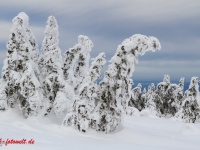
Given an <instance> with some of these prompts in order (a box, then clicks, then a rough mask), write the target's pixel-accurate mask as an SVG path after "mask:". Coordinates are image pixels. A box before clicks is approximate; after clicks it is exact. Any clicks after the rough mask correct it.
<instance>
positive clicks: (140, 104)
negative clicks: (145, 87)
mask: <svg viewBox="0 0 200 150" xmlns="http://www.w3.org/2000/svg"><path fill="white" fill-rule="evenodd" d="M141 90H142V85H141V84H140V83H139V84H138V85H137V86H136V87H135V88H133V89H132V92H133V100H132V104H133V105H132V107H135V108H137V109H138V110H139V111H141V110H142V109H144V107H145V98H144V96H143V97H142V94H143V93H142V92H141Z"/></svg>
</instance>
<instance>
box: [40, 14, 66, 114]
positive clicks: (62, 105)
mask: <svg viewBox="0 0 200 150" xmlns="http://www.w3.org/2000/svg"><path fill="white" fill-rule="evenodd" d="M44 34H45V37H44V40H43V42H42V49H41V50H42V54H41V56H40V59H39V64H40V70H41V71H42V72H41V73H42V76H41V78H40V79H41V83H42V85H43V94H44V96H45V99H46V102H47V105H46V106H45V109H46V112H45V115H48V114H49V113H50V112H51V110H52V108H54V112H55V114H56V115H57V116H59V115H61V114H62V113H64V112H65V111H66V110H67V107H68V106H67V103H68V101H69V98H68V97H67V93H66V89H65V86H66V85H65V82H64V79H63V70H62V56H61V50H60V48H59V47H58V44H59V40H58V36H59V32H58V24H57V21H56V19H55V17H54V16H49V17H48V20H47V25H46V28H45V32H44Z"/></svg>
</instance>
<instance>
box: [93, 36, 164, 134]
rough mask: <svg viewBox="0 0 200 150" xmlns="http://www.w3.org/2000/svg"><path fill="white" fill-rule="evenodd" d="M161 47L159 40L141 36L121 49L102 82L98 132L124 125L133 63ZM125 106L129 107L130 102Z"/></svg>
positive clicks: (113, 58)
mask: <svg viewBox="0 0 200 150" xmlns="http://www.w3.org/2000/svg"><path fill="white" fill-rule="evenodd" d="M160 48H161V46H160V43H159V41H158V39H156V38H155V37H147V36H144V35H140V34H136V35H133V36H132V37H130V38H128V39H125V40H124V41H123V42H122V44H120V45H119V46H118V48H117V52H116V53H115V55H114V56H113V57H112V58H111V61H110V62H111V64H110V65H109V66H108V70H107V71H106V72H105V75H104V79H103V81H102V82H101V83H100V89H101V93H100V94H99V95H100V101H99V102H98V105H97V107H96V112H97V114H98V119H97V120H96V124H97V127H98V128H97V129H96V130H97V131H102V132H106V133H108V132H113V131H115V130H116V128H117V127H118V126H119V125H120V124H121V122H122V115H123V111H124V108H123V106H122V102H123V101H124V99H125V98H127V99H128V98H130V93H129V90H128V89H129V88H128V87H129V83H130V77H131V76H132V73H133V72H134V69H135V66H134V64H135V62H136V63H138V56H139V55H144V54H145V52H147V51H149V50H152V51H155V50H157V49H160ZM126 105H127V106H128V100H127V103H126ZM126 109H127V108H125V110H126Z"/></svg>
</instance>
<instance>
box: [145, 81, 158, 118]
mask: <svg viewBox="0 0 200 150" xmlns="http://www.w3.org/2000/svg"><path fill="white" fill-rule="evenodd" d="M145 96H146V103H145V109H144V110H142V113H144V112H145V113H147V114H148V115H149V114H151V115H154V116H160V111H159V109H157V107H156V103H155V98H156V94H155V86H154V84H153V83H152V84H151V85H149V86H148V91H147V93H146V94H145Z"/></svg>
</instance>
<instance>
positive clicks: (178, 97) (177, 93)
mask: <svg viewBox="0 0 200 150" xmlns="http://www.w3.org/2000/svg"><path fill="white" fill-rule="evenodd" d="M183 91H184V78H183V77H182V78H181V79H180V81H179V84H178V85H177V87H176V89H175V90H174V92H173V95H174V99H175V105H176V106H177V109H178V108H179V107H180V106H181V104H182V100H183Z"/></svg>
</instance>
